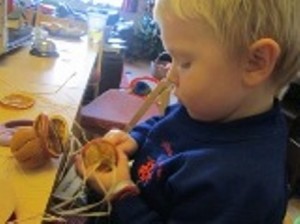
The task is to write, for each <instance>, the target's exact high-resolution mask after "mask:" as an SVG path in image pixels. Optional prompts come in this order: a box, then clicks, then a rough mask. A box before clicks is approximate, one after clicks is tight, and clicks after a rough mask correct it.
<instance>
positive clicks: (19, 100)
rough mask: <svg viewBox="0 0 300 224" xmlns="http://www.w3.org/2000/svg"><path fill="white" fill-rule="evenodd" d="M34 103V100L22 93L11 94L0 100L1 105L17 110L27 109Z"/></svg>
mask: <svg viewBox="0 0 300 224" xmlns="http://www.w3.org/2000/svg"><path fill="white" fill-rule="evenodd" d="M34 103H35V100H34V98H32V97H31V96H28V95H25V94H22V93H12V94H9V95H7V96H5V97H3V98H2V99H0V104H1V105H3V106H6V107H8V108H13V109H19V110H24V109H28V108H30V107H32V106H33V105H34Z"/></svg>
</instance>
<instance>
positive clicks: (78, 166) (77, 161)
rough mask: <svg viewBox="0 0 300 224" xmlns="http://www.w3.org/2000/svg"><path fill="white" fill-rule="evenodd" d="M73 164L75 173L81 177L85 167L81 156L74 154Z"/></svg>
mask: <svg viewBox="0 0 300 224" xmlns="http://www.w3.org/2000/svg"><path fill="white" fill-rule="evenodd" d="M74 166H75V170H76V173H77V175H78V176H80V177H81V178H83V177H84V175H85V167H84V164H83V160H82V156H81V155H80V154H76V155H75V156H74Z"/></svg>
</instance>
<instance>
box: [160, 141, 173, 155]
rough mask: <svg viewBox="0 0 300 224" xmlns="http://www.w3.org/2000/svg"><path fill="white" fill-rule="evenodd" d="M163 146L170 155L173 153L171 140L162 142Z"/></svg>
mask: <svg viewBox="0 0 300 224" xmlns="http://www.w3.org/2000/svg"><path fill="white" fill-rule="evenodd" d="M161 147H162V148H163V149H164V151H165V152H166V154H167V155H168V156H172V155H173V150H172V147H171V144H170V142H162V143H161Z"/></svg>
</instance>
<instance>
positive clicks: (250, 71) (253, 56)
mask: <svg viewBox="0 0 300 224" xmlns="http://www.w3.org/2000/svg"><path fill="white" fill-rule="evenodd" d="M279 55H280V47H279V45H278V43H277V42H276V41H274V40H273V39H270V38H263V39H259V40H257V41H256V42H254V43H253V44H252V45H251V46H250V48H249V51H248V56H247V61H246V72H245V75H244V77H243V81H244V83H245V84H246V85H248V86H256V85H258V84H260V83H262V82H263V81H265V80H267V79H268V78H269V77H270V76H271V74H272V72H273V70H274V67H275V65H276V62H277V59H278V57H279Z"/></svg>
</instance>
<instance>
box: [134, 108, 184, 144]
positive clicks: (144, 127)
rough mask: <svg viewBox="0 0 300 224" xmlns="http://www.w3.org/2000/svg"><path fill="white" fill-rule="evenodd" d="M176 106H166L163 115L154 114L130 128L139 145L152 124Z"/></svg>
mask: <svg viewBox="0 0 300 224" xmlns="http://www.w3.org/2000/svg"><path fill="white" fill-rule="evenodd" d="M176 107H178V105H172V106H168V107H167V108H166V111H165V115H164V116H154V117H152V118H150V119H148V120H146V121H145V122H142V123H140V124H138V125H137V126H135V127H134V128H133V129H132V130H131V132H130V135H131V136H132V137H133V138H134V139H135V140H136V142H137V143H138V145H139V147H141V146H142V145H143V143H144V141H145V140H146V138H147V136H148V134H149V132H150V131H151V130H152V128H153V126H154V125H155V124H157V122H159V121H160V120H161V119H164V118H165V117H166V116H168V115H169V114H171V113H172V111H173V110H174V109H175V108H176Z"/></svg>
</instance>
